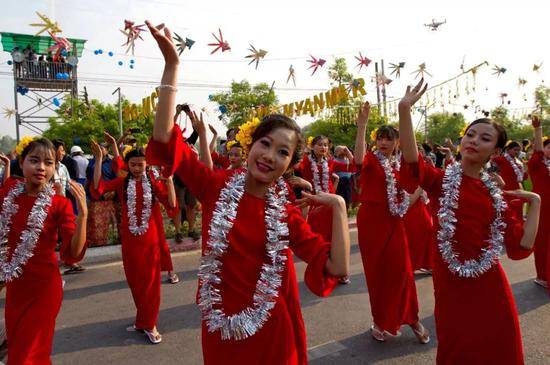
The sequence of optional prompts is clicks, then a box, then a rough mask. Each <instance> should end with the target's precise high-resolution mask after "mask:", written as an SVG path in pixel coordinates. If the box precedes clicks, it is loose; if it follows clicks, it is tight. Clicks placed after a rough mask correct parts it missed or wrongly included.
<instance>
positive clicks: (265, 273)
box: [198, 172, 289, 340]
mask: <svg viewBox="0 0 550 365" xmlns="http://www.w3.org/2000/svg"><path fill="white" fill-rule="evenodd" d="M245 181H246V172H240V173H236V174H235V175H233V176H232V177H231V178H230V179H229V180H228V182H227V183H226V185H225V187H224V188H223V189H222V190H221V191H220V197H219V198H218V201H217V202H216V206H215V208H214V213H213V214H212V219H211V221H210V230H209V238H208V242H207V244H206V248H205V250H204V253H203V256H202V258H201V264H200V267H199V274H198V276H199V283H200V290H199V307H200V309H201V312H202V319H203V321H205V322H206V326H207V328H208V332H215V331H218V330H219V331H220V333H221V338H222V340H231V339H233V340H243V339H245V338H248V337H250V336H253V335H254V334H255V333H256V332H257V331H259V330H260V329H261V328H262V327H263V326H264V324H265V323H266V322H267V320H268V319H269V316H270V313H271V310H272V309H273V308H274V307H275V304H276V302H277V297H278V296H279V288H280V287H281V283H282V275H281V274H282V273H283V271H284V269H285V263H286V259H287V258H286V255H285V252H286V250H287V249H288V244H289V242H288V235H289V232H288V225H287V222H286V219H285V218H286V216H287V215H286V208H285V205H286V204H287V194H288V191H287V188H286V183H285V182H284V180H283V179H282V178H279V180H278V181H277V188H276V187H275V186H271V187H270V188H269V190H268V193H267V195H266V205H265V225H266V231H267V237H266V240H267V241H266V245H265V251H266V256H267V262H266V263H264V264H263V265H262V269H261V271H260V277H259V279H258V281H257V283H256V290H255V292H254V296H253V305H252V306H251V307H247V308H244V309H243V310H242V311H241V312H239V313H237V314H233V315H231V316H228V315H227V314H225V313H224V310H223V305H222V302H223V298H222V296H221V290H220V288H219V286H220V284H221V282H222V279H221V277H220V274H221V270H222V257H223V256H224V254H225V253H226V252H227V248H228V246H229V242H228V240H227V235H228V234H229V231H230V230H231V228H232V227H233V223H234V222H235V219H236V217H237V208H238V207H239V202H240V200H241V198H242V196H243V193H244V186H245Z"/></svg>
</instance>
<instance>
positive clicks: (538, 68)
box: [533, 62, 542, 72]
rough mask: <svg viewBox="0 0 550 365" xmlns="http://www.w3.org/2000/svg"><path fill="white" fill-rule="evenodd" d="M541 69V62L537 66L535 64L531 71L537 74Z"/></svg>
mask: <svg viewBox="0 0 550 365" xmlns="http://www.w3.org/2000/svg"><path fill="white" fill-rule="evenodd" d="M541 67H542V62H541V63H539V64H538V65H537V64H536V63H535V64H534V65H533V71H535V72H539V70H540V68H541Z"/></svg>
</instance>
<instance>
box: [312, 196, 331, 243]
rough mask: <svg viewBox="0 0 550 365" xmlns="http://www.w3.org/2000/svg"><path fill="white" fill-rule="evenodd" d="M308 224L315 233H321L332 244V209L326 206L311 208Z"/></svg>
mask: <svg viewBox="0 0 550 365" xmlns="http://www.w3.org/2000/svg"><path fill="white" fill-rule="evenodd" d="M307 222H308V223H309V226H310V227H311V230H312V231H313V232H316V233H319V234H320V235H321V236H323V238H324V239H325V241H327V242H332V208H331V207H328V206H326V205H319V206H315V207H311V208H310V210H309V213H308V215H307Z"/></svg>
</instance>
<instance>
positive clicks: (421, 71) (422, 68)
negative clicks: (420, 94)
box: [411, 62, 432, 78]
mask: <svg viewBox="0 0 550 365" xmlns="http://www.w3.org/2000/svg"><path fill="white" fill-rule="evenodd" d="M411 74H415V75H416V76H415V78H418V76H420V77H422V78H424V76H425V75H428V76H432V74H431V73H429V72H428V70H426V63H425V62H423V63H421V64H420V65H418V69H417V70H416V71H414V72H411Z"/></svg>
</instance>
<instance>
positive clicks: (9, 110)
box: [2, 107, 15, 119]
mask: <svg viewBox="0 0 550 365" xmlns="http://www.w3.org/2000/svg"><path fill="white" fill-rule="evenodd" d="M3 110H4V111H3V112H2V114H4V118H6V119H10V118H11V117H12V116H14V115H15V109H13V108H8V107H4V108H3Z"/></svg>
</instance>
